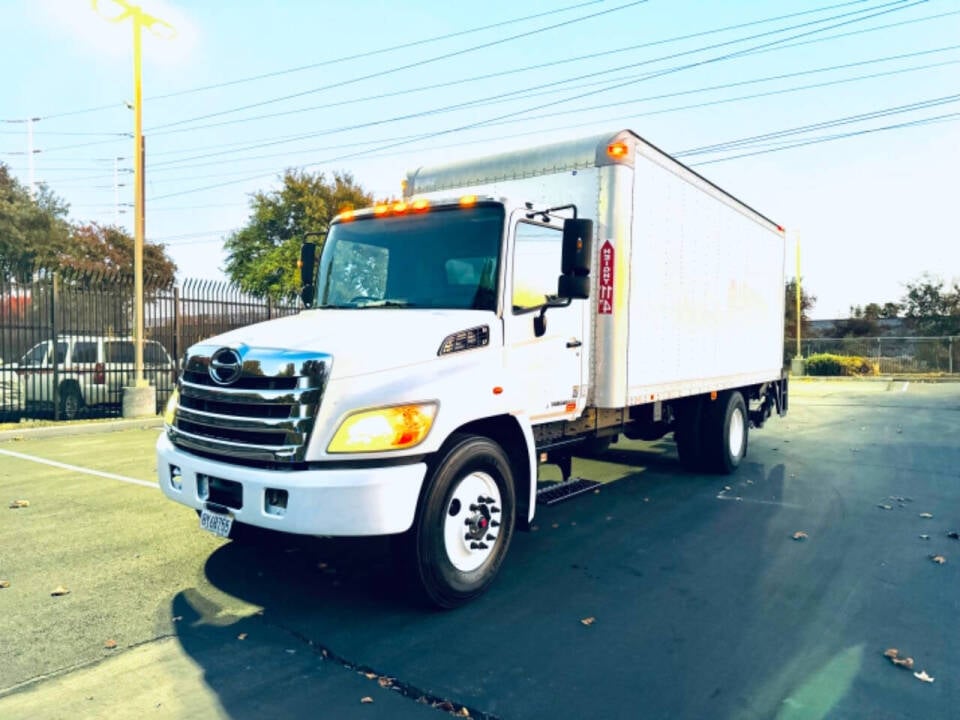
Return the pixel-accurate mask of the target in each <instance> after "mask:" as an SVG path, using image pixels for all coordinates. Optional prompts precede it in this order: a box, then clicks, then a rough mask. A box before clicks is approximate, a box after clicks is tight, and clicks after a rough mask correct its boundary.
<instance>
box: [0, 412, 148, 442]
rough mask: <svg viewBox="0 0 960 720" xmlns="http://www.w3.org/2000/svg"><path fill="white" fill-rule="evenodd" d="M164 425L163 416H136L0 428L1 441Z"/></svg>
mask: <svg viewBox="0 0 960 720" xmlns="http://www.w3.org/2000/svg"><path fill="white" fill-rule="evenodd" d="M162 427H163V418H162V417H160V416H159V415H158V416H156V417H145V418H134V419H129V420H109V421H107V422H80V423H75V424H74V423H71V424H69V425H44V426H42V427H23V428H11V429H9V430H0V442H5V441H10V440H18V439H21V440H22V439H24V438H27V437H30V438H38V437H67V436H70V435H92V434H94V433H104V432H119V431H121V430H152V429H155V428H156V429H160V428H162Z"/></svg>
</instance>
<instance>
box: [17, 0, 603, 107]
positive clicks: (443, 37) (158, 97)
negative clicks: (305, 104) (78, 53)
mask: <svg viewBox="0 0 960 720" xmlns="http://www.w3.org/2000/svg"><path fill="white" fill-rule="evenodd" d="M597 2H602V0H589V1H588V2H583V3H580V4H578V5H570V6H568V7H564V8H559V9H557V10H551V11H550V12H549V13H537V14H535V15H529V16H526V17H521V18H517V19H515V20H505V21H502V22H499V23H494V24H493V25H485V26H481V27H478V28H472V29H468V30H461V31H459V32H455V33H448V34H446V35H438V36H435V37H432V38H426V39H424V40H418V41H415V42H412V43H407V44H405V45H395V46H393V47H387V48H382V49H380V50H371V51H369V52H366V53H361V54H359V55H354V56H351V57H348V58H343V59H344V60H350V59H360V58H362V57H369V56H372V55H377V54H380V53H386V52H390V51H392V50H398V49H403V48H405V47H412V46H413V45H423V44H427V43H431V42H438V41H441V40H447V39H450V38H452V37H457V36H458V35H467V34H470V33H474V32H480V31H481V30H488V29H490V28H494V27H499V26H500V25H504V24H508V23H517V22H523V21H525V20H531V19H534V18H538V17H540V16H542V15H546V14H553V13H560V12H567V11H568V10H573V9H577V8H580V7H585V6H587V5H594V4H596V3H597ZM335 62H339V60H336V59H334V60H326V61H323V62H321V63H317V64H316V65H315V67H320V66H322V65H325V64H330V63H335ZM311 67H314V66H309V65H306V66H303V67H300V68H289V69H287V70H281V71H277V72H274V73H266V74H264V75H258V76H254V77H248V78H240V79H239V80H228V81H225V82H222V83H216V84H214V85H207V86H205V87H197V88H190V89H187V90H181V91H178V92H173V93H167V94H165V95H156V96H148V97H147V98H146V99H147V100H161V99H165V98H170V97H177V96H179V95H185V94H188V93H194V92H200V91H202V90H213V89H216V88H220V87H226V86H228V85H236V84H238V83H243V82H250V81H253V80H259V79H264V78H268V77H273V76H275V75H279V74H284V73H287V72H298V71H300V70H307V69H309V68H311ZM118 105H119V103H111V104H109V105H97V106H94V107H87V108H81V109H79V110H69V111H64V112H59V113H51V114H48V115H44V116H43V117H42V118H39V117H38V118H35V119H36V120H41V119H43V120H52V119H54V118H64V117H72V116H74V115H83V114H86V113H92V112H99V111H101V110H112V109H115V108H117V107H118ZM0 122H11V123H13V122H25V121H22V120H0Z"/></svg>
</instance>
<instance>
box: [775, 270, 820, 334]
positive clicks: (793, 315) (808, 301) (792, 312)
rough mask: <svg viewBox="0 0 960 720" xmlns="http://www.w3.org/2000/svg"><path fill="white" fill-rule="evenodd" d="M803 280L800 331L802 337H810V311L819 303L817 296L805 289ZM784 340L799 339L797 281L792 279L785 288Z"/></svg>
mask: <svg viewBox="0 0 960 720" xmlns="http://www.w3.org/2000/svg"><path fill="white" fill-rule="evenodd" d="M802 282H803V278H801V285H800V319H801V325H800V330H801V332H802V335H801V337H810V309H811V308H812V307H813V306H814V303H816V302H817V296H816V295H811V294H809V293H808V292H807V291H806V289H805V288H804V287H803V284H802ZM783 335H784V339H786V340H792V339H794V338H796V337H797V280H796V278H793V279H791V280H790V281H788V282H787V284H786V287H785V288H784V325H783Z"/></svg>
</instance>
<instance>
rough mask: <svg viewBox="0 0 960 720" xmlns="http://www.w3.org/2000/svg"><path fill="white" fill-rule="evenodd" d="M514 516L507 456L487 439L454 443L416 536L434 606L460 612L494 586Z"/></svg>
mask: <svg viewBox="0 0 960 720" xmlns="http://www.w3.org/2000/svg"><path fill="white" fill-rule="evenodd" d="M515 509H516V501H515V494H514V487H513V474H512V472H511V470H510V462H509V460H508V458H507V456H506V453H504V451H503V449H502V448H501V447H500V446H499V445H498V444H497V443H495V442H493V441H492V440H490V439H489V438H485V437H480V436H476V435H456V436H454V437H452V438H451V440H450V441H449V442H448V443H447V445H446V449H445V450H441V455H440V459H439V461H438V462H437V464H436V465H435V466H434V468H433V471H432V472H431V474H430V476H429V477H428V479H427V486H426V491H425V494H424V496H423V498H422V499H421V503H420V511H419V512H418V514H417V518H416V520H415V521H414V526H413V528H412V531H411V532H412V537H411V545H412V551H413V555H414V570H415V575H416V578H415V579H416V580H417V583H418V585H419V587H420V588H421V589H422V590H423V593H424V594H425V596H426V598H427V599H428V600H429V601H430V602H431V603H433V604H434V605H436V606H438V607H442V608H453V607H458V606H460V605H463V604H465V603H467V602H469V601H471V600H473V599H474V598H475V597H477V596H478V595H480V594H481V593H483V592H484V590H486V589H487V588H488V587H489V586H490V583H492V582H493V579H494V577H495V576H496V574H497V571H498V570H499V569H500V565H501V564H502V562H503V558H504V556H505V555H506V553H507V548H508V547H509V546H510V539H511V537H512V535H513V527H514V519H515V518H514V515H515V511H516V510H515Z"/></svg>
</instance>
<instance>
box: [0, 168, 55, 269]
mask: <svg viewBox="0 0 960 720" xmlns="http://www.w3.org/2000/svg"><path fill="white" fill-rule="evenodd" d="M68 209H69V206H68V205H67V204H66V203H65V202H64V201H63V200H61V199H60V198H58V197H57V196H56V195H54V194H53V193H52V192H50V190H48V189H47V188H46V186H44V185H40V186H38V188H37V190H36V192H35V193H34V197H30V193H29V192H28V190H27V188H25V187H24V186H23V185H21V184H20V183H19V182H17V179H16V178H14V177H13V176H12V175H11V174H10V172H9V170H8V168H7V166H6V165H4V164H3V163H0V275H2V277H5V278H17V279H19V280H25V279H27V278H28V277H29V276H30V275H32V273H33V270H34V269H35V268H36V267H52V266H54V265H55V264H56V262H57V258H58V256H59V254H60V253H61V252H62V251H63V249H64V246H65V243H66V240H67V236H68V233H69V226H68V224H67V221H66V215H67V210H68Z"/></svg>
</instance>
